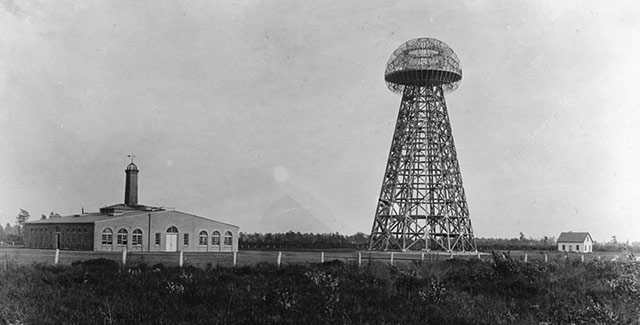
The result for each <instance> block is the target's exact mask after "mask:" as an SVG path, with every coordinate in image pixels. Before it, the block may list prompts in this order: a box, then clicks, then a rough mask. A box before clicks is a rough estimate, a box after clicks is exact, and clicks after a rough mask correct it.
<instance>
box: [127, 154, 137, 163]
mask: <svg viewBox="0 0 640 325" xmlns="http://www.w3.org/2000/svg"><path fill="white" fill-rule="evenodd" d="M127 157H129V158H131V163H132V164H133V158H135V157H136V156H134V155H133V154H130V155H127Z"/></svg>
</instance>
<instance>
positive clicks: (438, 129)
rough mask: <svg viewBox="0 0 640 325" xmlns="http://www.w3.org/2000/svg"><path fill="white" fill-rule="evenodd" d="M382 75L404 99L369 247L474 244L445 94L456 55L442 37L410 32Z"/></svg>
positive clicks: (459, 247) (454, 77)
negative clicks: (415, 34) (412, 37)
mask: <svg viewBox="0 0 640 325" xmlns="http://www.w3.org/2000/svg"><path fill="white" fill-rule="evenodd" d="M384 79H385V81H386V82H387V86H388V87H389V89H390V90H391V91H393V92H395V93H402V103H401V104H400V112H399V113H398V120H397V122H396V128H395V132H394V134H393V142H392V143H391V150H390V152H389V159H388V161H387V169H386V171H385V173H384V178H383V181H382V190H381V191H380V198H379V200H378V206H377V208H376V215H375V218H374V220H373V227H372V230H371V239H370V242H369V249H372V250H388V249H392V250H396V249H399V250H402V251H405V250H409V249H411V250H419V249H423V250H432V249H433V250H446V251H449V252H451V251H476V250H477V249H476V243H475V238H474V237H473V229H472V228H471V220H470V219H469V209H468V207H467V200H466V198H465V195H464V189H463V187H462V177H461V176H460V167H459V166H458V158H457V156H456V149H455V146H454V143H453V134H452V133H451V124H450V123H449V116H448V113H447V105H446V103H445V100H444V94H445V93H446V92H451V91H453V90H455V89H456V88H457V87H458V84H459V83H460V80H461V79H462V70H461V69H460V67H459V60H458V57H457V56H456V54H455V53H453V50H452V49H451V48H450V47H449V46H448V45H447V44H445V43H443V42H441V41H439V40H436V39H433V38H418V39H413V40H410V41H408V42H406V43H404V44H402V45H401V46H400V47H399V48H398V49H397V50H395V51H394V52H393V54H392V55H391V58H390V59H389V62H388V63H387V70H386V71H385V76H384Z"/></svg>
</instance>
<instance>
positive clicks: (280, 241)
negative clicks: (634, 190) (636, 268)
mask: <svg viewBox="0 0 640 325" xmlns="http://www.w3.org/2000/svg"><path fill="white" fill-rule="evenodd" d="M238 246H239V248H240V249H259V250H261V249H264V250H275V249H288V250H299V249H357V250H364V249H368V248H369V235H368V234H365V233H362V232H357V233H355V234H353V235H344V234H340V233H338V232H335V233H301V232H293V231H289V232H286V233H244V232H241V233H240V237H239V239H238ZM476 246H477V248H478V250H479V251H493V250H500V251H510V250H513V251H519V250H530V251H533V250H547V251H556V250H557V244H556V238H555V237H546V236H545V237H544V238H540V239H534V238H526V237H525V236H524V235H523V234H522V233H520V238H476ZM593 249H594V251H599V252H618V251H624V250H634V251H640V243H637V242H634V243H633V244H632V245H630V244H629V243H626V244H623V243H618V242H616V241H611V242H607V243H604V244H602V243H594V246H593Z"/></svg>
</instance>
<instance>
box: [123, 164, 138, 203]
mask: <svg viewBox="0 0 640 325" xmlns="http://www.w3.org/2000/svg"><path fill="white" fill-rule="evenodd" d="M124 172H125V174H126V178H125V184H124V205H126V206H130V207H135V206H137V205H138V172H139V170H138V166H136V164H134V163H133V156H131V163H130V164H129V165H127V168H126V169H125V170H124Z"/></svg>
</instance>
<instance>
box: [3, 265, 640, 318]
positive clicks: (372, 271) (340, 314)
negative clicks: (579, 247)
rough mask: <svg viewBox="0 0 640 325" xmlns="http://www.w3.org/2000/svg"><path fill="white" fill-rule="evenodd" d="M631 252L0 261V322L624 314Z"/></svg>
mask: <svg viewBox="0 0 640 325" xmlns="http://www.w3.org/2000/svg"><path fill="white" fill-rule="evenodd" d="M639 317H640V269H639V266H638V264H633V263H615V262H602V261H592V262H589V263H580V262H578V261H572V260H567V261H564V262H562V263H542V262H540V263H538V262H533V263H522V262H519V261H515V260H512V259H511V258H509V257H507V258H503V257H498V256H495V257H494V259H493V260H491V261H481V260H477V259H469V260H457V259H453V260H448V261H443V262H440V263H425V264H423V265H420V264H419V263H416V264H413V265H410V266H407V267H402V268H397V267H393V266H389V265H386V264H382V263H370V264H364V265H363V266H362V267H360V268H358V267H357V265H351V264H344V263H342V262H337V261H334V262H328V263H324V264H304V265H288V266H283V267H280V268H278V267H277V266H275V265H272V264H258V265H256V266H252V267H240V268H222V267H218V268H212V267H208V268H195V267H184V268H165V267H163V266H162V265H155V266H152V267H148V266H145V265H140V266H138V267H135V268H126V269H123V268H121V267H120V266H119V265H118V264H117V263H115V262H113V261H109V260H102V259H100V260H90V261H86V262H84V263H75V264H74V265H72V266H46V265H34V266H22V267H19V266H14V267H11V265H10V266H9V268H8V269H7V270H6V271H0V322H3V323H20V322H24V323H77V324H81V323H82V324H85V323H111V324H113V323H212V324H223V323H228V324H232V323H233V324H236V323H245V324H255V323H262V324H274V323H279V324H280V323H285V324H287V323H288V324H299V323H302V322H307V323H336V324H338V323H339V324H349V323H352V324H361V323H369V324H385V323H386V324H397V323H422V324H514V323H515V324H540V323H548V324H618V323H619V324H629V323H638V321H639Z"/></svg>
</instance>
